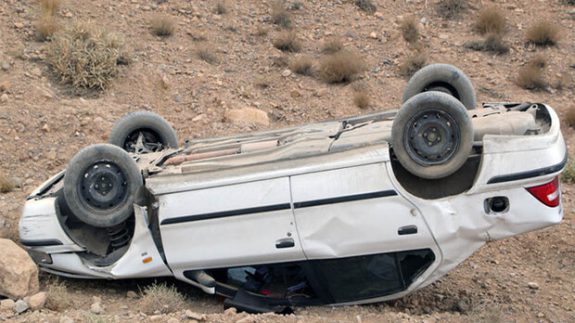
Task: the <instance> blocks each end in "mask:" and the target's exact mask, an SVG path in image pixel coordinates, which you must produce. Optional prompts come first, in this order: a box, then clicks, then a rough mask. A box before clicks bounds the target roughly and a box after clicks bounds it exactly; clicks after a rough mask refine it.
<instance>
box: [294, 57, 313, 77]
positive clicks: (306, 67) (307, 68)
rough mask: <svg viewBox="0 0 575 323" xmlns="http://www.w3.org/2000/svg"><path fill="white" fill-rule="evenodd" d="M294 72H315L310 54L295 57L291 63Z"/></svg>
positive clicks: (308, 73)
mask: <svg viewBox="0 0 575 323" xmlns="http://www.w3.org/2000/svg"><path fill="white" fill-rule="evenodd" d="M290 69H291V70H292V72H294V73H297V74H301V75H308V76H309V75H312V74H313V60H312V59H311V57H309V56H300V57H297V58H295V59H293V60H292V61H291V63H290Z"/></svg>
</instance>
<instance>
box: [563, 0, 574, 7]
mask: <svg viewBox="0 0 575 323" xmlns="http://www.w3.org/2000/svg"><path fill="white" fill-rule="evenodd" d="M561 2H562V3H563V4H565V5H571V6H575V0H563V1H561Z"/></svg>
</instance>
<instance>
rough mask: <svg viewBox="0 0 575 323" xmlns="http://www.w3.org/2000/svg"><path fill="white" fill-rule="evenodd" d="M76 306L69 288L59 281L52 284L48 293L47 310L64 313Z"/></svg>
mask: <svg viewBox="0 0 575 323" xmlns="http://www.w3.org/2000/svg"><path fill="white" fill-rule="evenodd" d="M72 305H74V303H73V301H72V297H71V296H70V293H68V288H67V287H66V285H65V284H64V283H63V282H60V281H58V280H56V281H54V282H51V283H50V285H49V286H48V290H47V292H46V308H47V309H50V310H53V311H62V310H65V309H67V308H70V307H72Z"/></svg>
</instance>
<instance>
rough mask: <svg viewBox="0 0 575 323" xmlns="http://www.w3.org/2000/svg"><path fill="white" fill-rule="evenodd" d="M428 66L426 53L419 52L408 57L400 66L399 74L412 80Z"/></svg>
mask: <svg viewBox="0 0 575 323" xmlns="http://www.w3.org/2000/svg"><path fill="white" fill-rule="evenodd" d="M426 64H427V55H426V54H424V53H420V52H417V53H415V54H413V55H411V56H408V57H407V58H406V59H405V61H404V62H403V63H402V64H401V65H399V74H400V75H402V76H404V77H406V78H410V77H411V76H413V74H415V72H417V71H419V70H420V69H421V68H422V67H424V66H425V65H426Z"/></svg>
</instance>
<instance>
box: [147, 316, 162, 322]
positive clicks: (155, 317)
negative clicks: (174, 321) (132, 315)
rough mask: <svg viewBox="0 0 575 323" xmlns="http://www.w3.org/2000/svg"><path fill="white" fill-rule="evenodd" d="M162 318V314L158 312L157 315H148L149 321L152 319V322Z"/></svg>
mask: <svg viewBox="0 0 575 323" xmlns="http://www.w3.org/2000/svg"><path fill="white" fill-rule="evenodd" d="M163 318H164V316H163V315H160V314H158V315H152V316H150V317H149V319H150V321H152V322H159V321H162V320H163Z"/></svg>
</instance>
